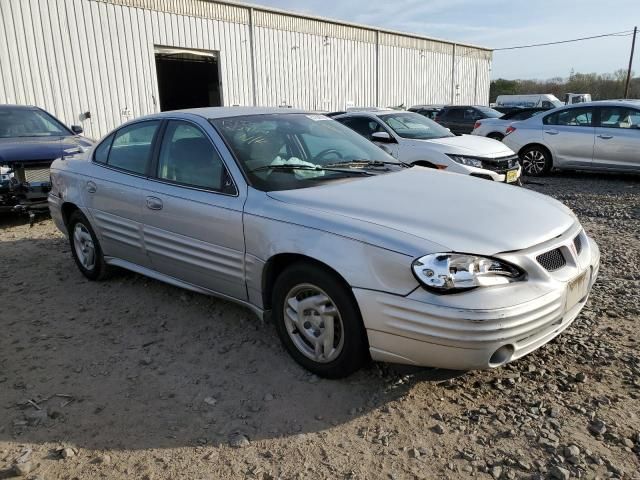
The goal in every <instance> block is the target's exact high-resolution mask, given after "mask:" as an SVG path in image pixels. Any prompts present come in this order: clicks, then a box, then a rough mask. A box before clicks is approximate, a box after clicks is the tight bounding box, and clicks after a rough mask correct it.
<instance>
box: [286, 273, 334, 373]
mask: <svg viewBox="0 0 640 480" xmlns="http://www.w3.org/2000/svg"><path fill="white" fill-rule="evenodd" d="M284 323H285V326H286V329H287V333H288V334H289V337H290V338H291V340H292V341H293V344H294V345H295V347H296V348H297V349H298V351H299V352H300V353H302V354H303V355H304V356H305V357H307V358H309V359H311V360H313V361H314V362H318V363H329V362H331V361H333V360H335V359H336V358H338V356H339V355H340V353H341V352H342V349H343V347H344V326H343V324H342V317H341V316H340V312H339V311H338V307H336V304H335V302H334V301H333V300H332V299H331V297H330V296H329V295H327V293H326V292H324V291H323V290H322V289H321V288H319V287H316V286H315V285H311V284H301V285H296V286H295V287H294V288H292V289H291V290H290V291H289V293H288V294H287V295H286V297H285V301H284Z"/></svg>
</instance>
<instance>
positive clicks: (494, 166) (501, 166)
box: [482, 155, 518, 174]
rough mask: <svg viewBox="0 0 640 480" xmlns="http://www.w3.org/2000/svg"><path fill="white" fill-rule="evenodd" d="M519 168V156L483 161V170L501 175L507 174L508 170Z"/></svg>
mask: <svg viewBox="0 0 640 480" xmlns="http://www.w3.org/2000/svg"><path fill="white" fill-rule="evenodd" d="M517 166H518V156H517V155H510V156H508V157H502V158H495V159H492V160H488V159H483V160H482V168H484V169H485V170H491V171H492V172H496V173H499V174H504V173H507V170H510V169H512V168H516V167H517Z"/></svg>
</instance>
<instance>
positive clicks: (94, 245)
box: [68, 210, 109, 280]
mask: <svg viewBox="0 0 640 480" xmlns="http://www.w3.org/2000/svg"><path fill="white" fill-rule="evenodd" d="M68 231H69V244H70V245H71V254H72V255H73V259H74V260H75V262H76V265H77V266H78V268H79V269H80V271H81V272H82V274H83V275H84V276H85V277H87V278H88V279H89V280H102V279H104V278H105V277H106V276H107V274H108V273H109V267H108V266H107V264H106V263H105V261H104V256H103V255H102V248H100V242H98V238H97V237H96V234H95V232H94V231H93V229H92V228H91V224H90V223H89V220H87V217H85V216H84V215H83V214H82V212H81V211H79V210H76V211H75V212H73V213H72V214H71V217H70V218H69V222H68Z"/></svg>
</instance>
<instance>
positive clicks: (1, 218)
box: [0, 211, 51, 229]
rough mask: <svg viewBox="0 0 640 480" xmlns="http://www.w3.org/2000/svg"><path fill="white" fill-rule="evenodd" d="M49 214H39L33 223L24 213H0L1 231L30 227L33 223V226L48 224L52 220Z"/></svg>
mask: <svg viewBox="0 0 640 480" xmlns="http://www.w3.org/2000/svg"><path fill="white" fill-rule="evenodd" d="M50 219H51V217H50V216H49V212H48V211H47V212H44V213H38V214H36V215H35V216H34V219H33V221H32V220H31V219H30V218H29V215H27V214H23V213H12V212H0V229H3V228H10V227H17V226H20V225H29V224H30V223H32V222H33V225H36V224H38V223H42V222H46V221H48V220H50Z"/></svg>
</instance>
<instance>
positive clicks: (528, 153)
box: [520, 145, 552, 177]
mask: <svg viewBox="0 0 640 480" xmlns="http://www.w3.org/2000/svg"><path fill="white" fill-rule="evenodd" d="M520 162H521V163H522V169H523V170H524V173H525V174H526V175H529V176H532V177H542V176H544V175H547V174H548V173H549V172H550V171H551V165H552V161H551V154H550V153H549V152H548V151H547V150H546V149H545V148H542V147H539V146H536V145H534V146H532V147H527V148H525V149H524V150H523V151H522V152H520Z"/></svg>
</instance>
